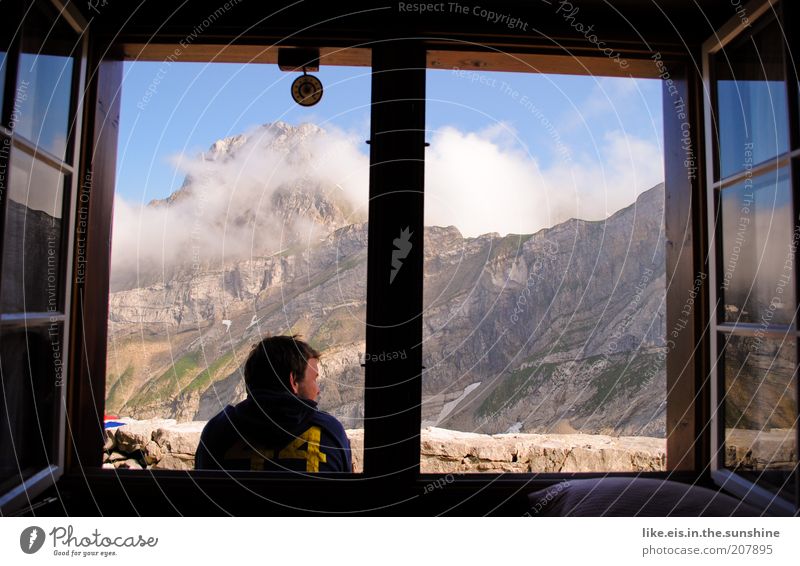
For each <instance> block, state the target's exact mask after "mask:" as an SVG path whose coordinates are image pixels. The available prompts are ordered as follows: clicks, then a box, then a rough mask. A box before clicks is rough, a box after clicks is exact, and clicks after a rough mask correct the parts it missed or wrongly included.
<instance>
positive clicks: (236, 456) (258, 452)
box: [225, 440, 274, 470]
mask: <svg viewBox="0 0 800 566" xmlns="http://www.w3.org/2000/svg"><path fill="white" fill-rule="evenodd" d="M273 455H274V452H273V451H272V450H269V449H267V448H264V447H263V446H256V445H253V446H250V445H248V444H247V443H245V442H243V441H241V440H237V441H236V442H235V443H234V444H233V446H231V447H230V449H229V450H228V451H227V452H225V459H226V460H250V469H251V470H263V469H264V462H265V461H266V460H271V459H272V457H273Z"/></svg>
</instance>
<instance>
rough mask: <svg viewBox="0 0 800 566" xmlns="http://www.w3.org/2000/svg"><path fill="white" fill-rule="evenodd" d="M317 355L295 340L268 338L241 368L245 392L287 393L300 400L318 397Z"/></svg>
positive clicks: (254, 349)
mask: <svg viewBox="0 0 800 566" xmlns="http://www.w3.org/2000/svg"><path fill="white" fill-rule="evenodd" d="M319 356H320V354H319V352H317V351H316V350H315V349H314V348H312V347H311V346H309V345H308V344H307V343H306V342H304V341H302V340H299V339H298V337H297V336H271V337H269V338H264V339H263V340H262V341H261V342H259V343H257V344H255V345H254V346H253V349H252V350H251V351H250V356H249V357H248V358H247V361H246V362H245V364H244V381H245V384H246V385H247V390H248V391H254V390H256V391H265V390H266V391H274V392H283V391H289V392H291V393H294V394H295V395H297V396H298V397H300V398H302V399H310V400H313V401H315V400H316V399H317V397H318V396H319V385H318V384H317V377H318V375H319V366H318V362H319Z"/></svg>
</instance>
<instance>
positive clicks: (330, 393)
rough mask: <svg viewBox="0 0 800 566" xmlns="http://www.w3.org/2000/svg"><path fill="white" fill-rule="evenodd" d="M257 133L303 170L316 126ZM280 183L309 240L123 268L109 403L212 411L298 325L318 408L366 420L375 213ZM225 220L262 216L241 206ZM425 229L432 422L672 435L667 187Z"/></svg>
mask: <svg viewBox="0 0 800 566" xmlns="http://www.w3.org/2000/svg"><path fill="white" fill-rule="evenodd" d="M298 128H304V129H303V130H302V131H301V130H299V129H298ZM264 131H266V132H269V133H270V136H271V137H269V140H270V141H269V144H268V145H267V146H264V145H262V146H258V147H261V148H262V149H263V148H264V147H268V149H269V150H270V151H276V152H280V151H286V152H288V153H286V155H287V160H288V161H289V162H291V164H292V167H294V168H297V169H298V170H303V167H304V163H306V161H307V160H308V159H309V156H310V155H311V154H310V153H309V151H306V150H304V149H303V148H304V147H305V146H304V144H303V140H307V139H309V138H313V137H314V136H317V135H320V130H319V129H315V127H309V126H301V127H293V126H288V125H285V124H277V125H268V126H265V127H264ZM276 140H277V141H276ZM298 140H300V141H298ZM252 147H253V146H252V143H251V142H250V141H249V140H248V138H247V137H241V136H238V137H234V138H227V139H226V140H221V141H220V142H217V143H216V144H214V146H212V149H211V150H210V151H209V152H208V156H206V157H204V159H205V162H206V163H210V164H212V165H213V164H214V163H222V164H224V163H225V162H227V161H230V160H235V159H237V158H238V156H239V155H240V154H241V152H242V151H244V150H248V148H252ZM298 148H300V149H298ZM209 169H210V170H211V172H212V173H213V172H214V169H213V167H210V168H209ZM221 182H222V181H221ZM197 183H198V181H197V180H196V179H193V178H192V177H191V175H187V179H186V181H185V183H184V185H183V187H182V188H181V189H180V190H179V191H176V193H174V194H173V195H172V196H170V197H169V198H168V199H165V200H164V201H156V202H152V203H150V205H148V207H150V208H152V209H165V210H170V209H171V207H180V206H184V205H182V204H181V203H182V202H183V203H188V202H191V201H192V198H193V197H192V194H193V191H195V190H196V186H197ZM279 189H280V190H276V191H275V192H274V193H272V196H271V199H272V200H271V208H270V212H269V216H270V217H271V218H282V219H284V221H286V222H288V223H289V224H292V222H294V221H295V220H299V219H306V218H311V219H312V220H313V223H314V225H315V226H316V229H315V232H314V236H313V237H309V236H308V231H307V230H306V231H305V232H304V231H303V230H298V231H297V232H296V233H293V235H292V236H291V237H288V238H286V239H285V241H284V243H287V244H288V245H283V246H280V249H268V248H265V249H258V248H257V247H255V248H253V249H252V250H251V253H250V254H249V255H247V256H246V257H238V258H230V259H224V260H222V261H208V262H204V263H202V265H198V263H197V262H191V261H189V260H188V258H184V259H183V261H175V262H173V263H171V264H169V265H168V266H167V267H166V268H162V269H161V270H154V271H153V272H151V273H150V274H148V275H147V276H146V277H143V276H142V275H141V273H140V274H138V275H137V277H136V278H132V277H130V276H127V277H124V278H121V279H119V280H118V281H117V285H116V286H115V290H114V292H113V293H112V294H111V298H110V314H109V349H108V369H107V391H106V399H107V401H106V406H107V411H108V412H110V413H114V414H122V415H126V416H131V417H135V418H139V419H147V418H153V417H164V418H175V419H177V420H179V421H191V420H205V419H208V418H209V417H210V416H212V415H213V414H215V413H216V412H218V411H219V410H220V409H221V407H224V406H225V405H226V404H228V403H232V402H235V401H238V400H240V399H241V398H243V395H244V391H243V382H242V376H241V373H240V368H241V366H242V364H243V362H244V360H245V359H246V357H247V354H248V352H249V349H250V347H251V344H252V343H254V342H255V341H257V340H258V338H259V336H263V335H266V334H276V333H297V334H301V335H303V336H304V337H305V338H306V339H308V340H309V341H310V342H311V344H312V345H313V346H314V347H316V348H317V349H318V350H320V351H322V353H323V358H322V367H323V376H322V379H321V387H322V396H321V400H320V405H321V407H322V408H324V409H326V410H328V411H330V412H332V413H333V414H334V415H336V416H337V417H339V418H340V419H341V420H342V421H343V422H344V424H345V426H346V427H347V428H359V427H361V426H362V419H363V385H364V380H363V370H362V368H361V363H362V362H363V355H364V354H363V353H364V331H365V322H364V321H365V313H366V308H365V297H366V245H367V225H366V223H364V222H361V221H353V220H358V219H357V218H355V216H354V213H353V210H354V207H353V205H352V204H349V203H347V202H346V201H343V200H342V199H337V198H333V197H332V196H331V195H338V193H337V191H335V190H333V189H332V188H331V187H329V186H325V184H324V182H323V183H321V182H319V180H311V181H310V182H303V179H302V177H300V178H298V179H295V180H294V181H293V183H290V184H287V185H285V186H283V187H279ZM276 195H279V196H276ZM233 218H234V221H236V222H241V223H243V225H245V226H247V225H248V223H251V224H252V223H253V222H254V221H255V220H254V219H253V217H251V216H248V215H247V214H246V209H245V208H243V209H241V210H240V211H239V213H238V215H234V217H233ZM209 219H210V220H211V224H213V223H214V222H223V221H228V222H229V221H230V219H231V217H230V216H228V217H227V220H220V219H219V218H217V219H216V220H214V217H213V215H210V216H209ZM286 219H288V220H286ZM424 238H425V279H424V285H425V287H424V291H425V294H424V308H425V312H424V318H423V333H424V342H423V345H422V347H423V360H424V365H425V367H426V370H425V373H424V374H423V378H422V382H423V383H422V385H423V407H422V412H423V423H422V426H423V427H425V426H436V427H440V428H449V429H455V430H462V431H469V432H483V433H498V432H507V431H510V432H536V433H547V432H556V433H558V432H575V431H579V432H587V433H589V432H593V433H601V432H602V433H612V434H625V435H647V436H664V435H665V398H666V378H665V369H664V359H665V343H664V336H665V321H664V296H665V272H664V249H663V248H664V236H663V185H658V186H656V187H653V188H651V189H650V190H648V191H646V192H644V193H642V194H641V195H640V196H639V197H638V199H637V200H636V202H635V203H633V204H632V205H630V206H628V207H626V208H624V209H622V210H620V211H618V212H617V213H615V214H614V215H612V216H611V217H609V218H608V219H606V220H604V221H594V222H590V221H584V220H576V219H573V220H569V221H566V222H563V223H560V224H558V225H556V226H553V227H551V228H548V229H545V230H541V231H539V232H537V233H536V234H526V235H507V236H500V235H498V234H485V235H482V236H479V237H475V238H468V237H463V236H462V235H461V234H460V233H459V231H458V230H457V229H456V228H454V227H427V228H426V230H425V234H424ZM136 283H138V284H136Z"/></svg>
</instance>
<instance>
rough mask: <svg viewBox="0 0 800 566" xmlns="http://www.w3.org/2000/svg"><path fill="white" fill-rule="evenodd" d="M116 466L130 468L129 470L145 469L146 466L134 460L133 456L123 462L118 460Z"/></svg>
mask: <svg viewBox="0 0 800 566" xmlns="http://www.w3.org/2000/svg"><path fill="white" fill-rule="evenodd" d="M114 466H115V467H116V468H118V469H128V470H143V469H144V468H143V467H142V465H141V464H140V463H139V462H137V461H136V460H134V459H133V458H129V459H128V460H123V461H122V462H118V463H116V464H114Z"/></svg>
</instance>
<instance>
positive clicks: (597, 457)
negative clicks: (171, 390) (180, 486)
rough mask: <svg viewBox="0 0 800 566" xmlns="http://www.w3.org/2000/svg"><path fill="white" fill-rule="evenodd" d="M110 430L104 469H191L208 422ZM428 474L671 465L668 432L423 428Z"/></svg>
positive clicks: (130, 424) (359, 460)
mask: <svg viewBox="0 0 800 566" xmlns="http://www.w3.org/2000/svg"><path fill="white" fill-rule="evenodd" d="M120 420H121V421H123V422H125V424H124V425H123V426H120V427H117V428H113V429H108V430H106V444H105V452H104V456H103V467H104V468H129V469H145V468H148V469H169V470H191V469H193V468H194V454H195V451H196V450H197V445H198V443H199V441H200V433H201V432H202V430H203V427H204V426H205V424H206V423H205V422H202V421H195V422H188V423H180V424H179V423H177V422H176V421H175V420H173V419H153V420H146V421H136V420H133V419H120ZM347 436H348V437H349V438H350V443H351V447H352V450H353V467H354V471H356V472H360V471H362V469H363V457H362V456H363V449H364V431H363V430H361V429H359V430H348V431H347ZM421 467H422V472H424V473H444V474H447V473H469V472H606V471H608V472H610V471H615V472H652V471H661V470H664V469H665V468H666V441H665V440H664V439H663V438H649V437H634V436H628V437H613V436H605V435H590V434H495V435H485V434H473V433H468V432H458V431H452V430H445V429H440V428H426V429H424V430H423V431H422V450H421Z"/></svg>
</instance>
